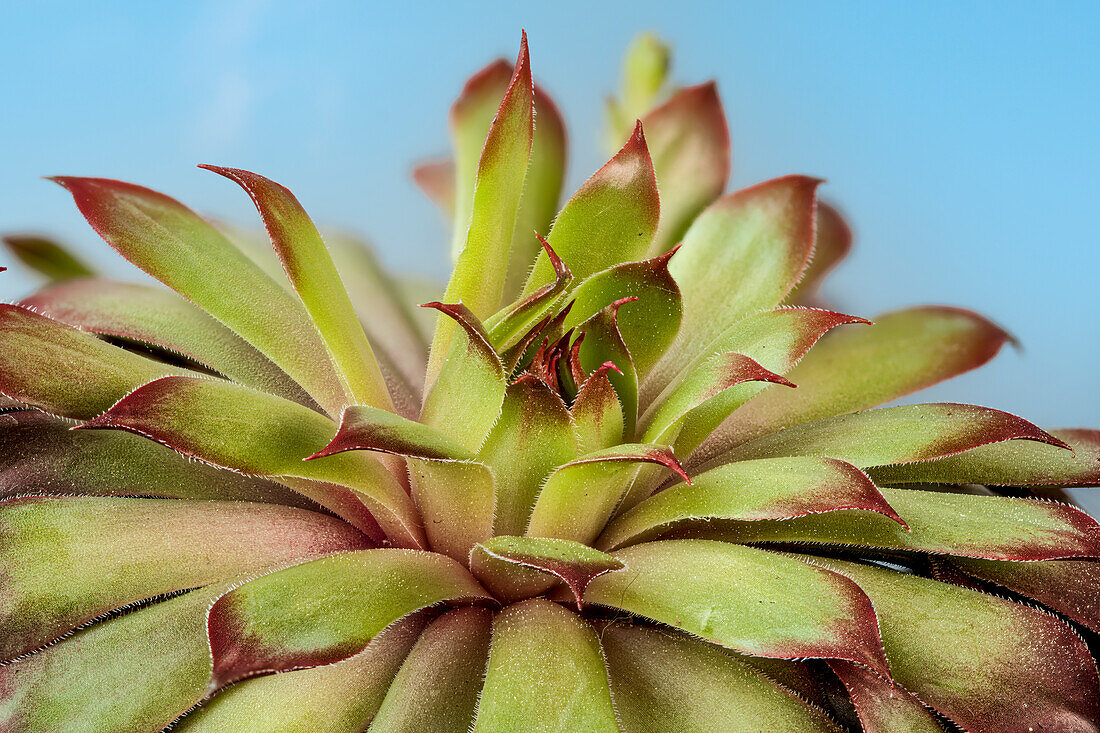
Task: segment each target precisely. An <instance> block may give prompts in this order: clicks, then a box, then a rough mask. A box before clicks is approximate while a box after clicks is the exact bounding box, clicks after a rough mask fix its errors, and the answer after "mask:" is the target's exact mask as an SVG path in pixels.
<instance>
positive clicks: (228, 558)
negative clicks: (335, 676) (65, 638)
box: [0, 497, 371, 659]
mask: <svg viewBox="0 0 1100 733" xmlns="http://www.w3.org/2000/svg"><path fill="white" fill-rule="evenodd" d="M105 528H109V529H110V531H104V530H105ZM0 545H2V546H3V548H4V550H3V553H2V555H0V565H2V567H3V570H2V571H0V572H2V574H3V577H4V602H3V604H0V607H2V609H3V611H2V613H0V658H2V659H11V658H13V657H16V656H19V655H20V654H25V653H27V652H29V651H31V650H33V649H36V648H37V647H39V646H41V645H43V644H46V643H47V642H50V641H53V640H54V639H56V638H58V637H59V636H61V635H62V634H65V633H67V632H68V631H70V630H72V629H74V628H76V627H77V626H79V625H80V624H82V623H85V622H87V621H90V620H92V619H94V618H96V617H97V616H99V615H100V614H103V613H106V612H108V611H111V610H112V609H115V608H120V607H122V606H125V605H127V604H130V603H134V602H137V601H141V600H143V599H146V598H150V597H153V596H157V595H161V594H164V593H172V592H176V591H180V590H185V589H188V588H194V587H198V586H202V585H206V584H209V583H216V582H219V581H222V580H226V579H228V578H232V577H234V576H236V575H239V574H241V573H248V572H255V571H257V570H260V569H262V568H264V567H267V566H276V565H284V564H287V563H290V562H294V561H299V560H305V559H308V558H310V557H316V556H318V555H325V554H328V553H331V552H338V551H346V550H359V549H364V548H366V547H370V546H371V543H370V542H369V541H368V540H367V538H366V537H365V536H363V535H362V534H361V533H360V532H358V531H357V530H355V529H354V528H352V527H351V526H350V525H349V524H347V523H345V522H342V521H340V520H338V519H335V518H333V517H330V516H327V515H324V514H318V513H316V512H310V511H305V510H303V509H294V508H291V507H282V506H277V505H275V504H245V503H239V502H218V501H179V500H169V499H108V498H102V497H73V498H69V497H30V498H22V499H9V500H7V501H3V502H0Z"/></svg>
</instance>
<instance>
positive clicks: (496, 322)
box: [485, 234, 573, 352]
mask: <svg viewBox="0 0 1100 733" xmlns="http://www.w3.org/2000/svg"><path fill="white" fill-rule="evenodd" d="M535 238H536V241H538V242H539V243H540V244H542V247H543V249H545V250H546V255H547V257H549V258H550V262H551V264H552V265H553V267H554V280H553V281H552V282H549V283H547V284H546V285H544V286H542V287H541V288H539V289H538V290H536V291H534V292H533V293H531V294H530V295H528V296H526V297H525V298H522V299H520V300H519V301H517V302H515V303H513V304H512V305H510V306H508V307H506V308H504V309H502V310H501V311H499V312H498V313H497V314H496V315H494V316H493V317H492V318H490V319H489V320H488V321H486V323H485V327H486V328H487V329H488V331H489V341H490V342H492V344H493V348H494V349H496V350H497V351H498V352H504V351H506V350H507V349H509V348H511V347H512V346H515V345H516V344H518V343H519V342H520V341H521V340H522V339H523V336H524V334H526V333H528V332H529V331H530V330H531V329H532V328H534V327H535V325H536V324H537V323H538V322H539V321H540V320H542V319H543V317H544V316H545V315H546V314H547V312H549V311H550V309H551V308H552V307H553V305H554V304H555V303H556V302H558V301H559V300H560V297H559V296H561V295H562V293H564V292H565V289H566V288H567V287H569V284H570V283H571V282H572V281H573V273H571V272H570V271H569V268H568V267H566V266H565V263H564V262H562V260H561V258H560V257H558V255H557V254H556V253H555V252H554V250H553V248H551V247H550V244H549V242H547V241H546V240H545V239H543V238H542V237H540V236H538V235H537V234H536V235H535Z"/></svg>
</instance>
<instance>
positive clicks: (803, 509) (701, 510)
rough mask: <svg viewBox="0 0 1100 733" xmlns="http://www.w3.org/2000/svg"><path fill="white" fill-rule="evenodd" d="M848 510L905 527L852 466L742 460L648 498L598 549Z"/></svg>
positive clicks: (827, 461)
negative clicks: (691, 530) (679, 532)
mask: <svg viewBox="0 0 1100 733" xmlns="http://www.w3.org/2000/svg"><path fill="white" fill-rule="evenodd" d="M844 509H858V510H864V511H869V512H878V513H879V514H882V515H884V516H886V517H889V518H891V519H893V520H894V521H896V522H898V523H899V524H902V522H901V520H900V519H899V518H898V515H897V513H896V512H895V511H894V510H893V509H892V508H891V507H890V505H889V504H888V503H887V502H886V499H884V498H883V496H882V494H881V493H879V490H878V489H877V488H875V485H874V484H873V483H871V479H869V478H868V477H867V474H865V473H863V471H860V470H859V469H858V468H856V467H855V466H853V465H851V464H849V463H844V462H843V461H838V460H835V459H833V458H814V457H796V458H764V459H761V460H758V461H741V462H739V463H731V464H728V465H726V466H720V467H719V468H716V469H714V470H711V471H707V472H706V473H701V474H699V475H697V476H695V477H694V478H693V479H692V483H691V484H679V485H677V486H672V487H670V488H668V489H665V490H664V491H661V492H660V493H658V494H655V495H654V496H651V497H649V498H648V499H646V500H645V501H643V502H642V503H641V504H639V505H637V506H636V507H634V508H633V509H631V510H629V511H627V512H626V513H624V514H621V515H619V516H618V517H616V518H615V519H614V520H612V522H611V524H609V525H608V527H607V529H605V530H604V532H603V534H602V535H600V538H599V541H598V542H597V543H596V546H597V547H599V548H601V549H605V550H607V549H615V548H617V547H621V546H623V545H626V544H637V543H638V542H640V541H645V540H647V539H652V538H654V537H656V536H658V535H660V534H661V533H663V532H666V531H668V530H669V529H670V528H672V527H674V526H675V525H676V524H677V523H681V522H684V521H687V520H693V519H694V520H704V519H731V520H737V521H762V520H768V519H772V520H782V519H791V518H793V517H802V516H807V515H810V514H819V513H822V512H832V511H841V510H844ZM850 518H851V515H850V514H847V513H846V519H849V520H850ZM902 528H903V529H904V526H903V527H902Z"/></svg>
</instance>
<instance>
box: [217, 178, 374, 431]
mask: <svg viewBox="0 0 1100 733" xmlns="http://www.w3.org/2000/svg"><path fill="white" fill-rule="evenodd" d="M199 167H200V168H205V169H206V170H210V171H213V172H215V173H217V174H218V175H221V176H225V177H226V178H228V179H229V180H231V181H233V182H235V183H237V184H238V185H240V186H241V188H243V189H244V190H245V191H246V192H247V193H248V195H249V196H250V197H251V198H252V202H253V203H254V204H255V205H256V209H257V210H258V211H259V212H260V216H261V217H262V218H263V220H264V226H265V227H267V233H268V235H269V236H270V237H271V244H272V246H273V247H274V248H275V252H276V253H277V254H278V255H279V259H280V261H281V262H282V263H283V269H284V270H285V271H286V274H287V278H289V280H290V283H291V285H293V286H294V290H295V292H297V293H298V297H300V298H301V299H302V304H303V305H305V307H306V312H307V313H309V317H310V319H311V320H312V321H313V323H314V325H315V326H316V327H317V331H318V333H320V335H321V341H322V342H324V345H325V349H326V351H327V352H328V355H329V357H330V358H331V359H332V364H333V366H334V367H335V368H336V373H337V376H338V377H339V378H340V384H341V385H342V386H343V389H344V393H345V395H346V396H347V402H346V403H345V405H351V404H360V405H370V406H371V407H381V408H383V409H385V408H392V407H393V403H392V401H391V400H390V394H389V392H388V391H387V389H386V385H385V382H384V381H383V379H382V372H381V371H379V368H378V361H377V360H376V359H375V358H374V352H373V351H372V350H371V347H370V343H369V342H368V341H367V336H366V334H365V333H364V332H363V327H362V325H360V323H359V319H358V317H357V316H356V315H355V309H354V308H352V305H351V300H350V299H349V298H348V293H347V291H346V290H345V289H344V283H343V282H341V280H340V275H339V273H337V272H336V266H335V265H334V264H333V263H332V258H331V257H330V256H329V253H328V249H327V248H326V247H325V243H324V241H323V240H322V239H321V235H320V233H319V232H318V231H317V227H315V226H314V225H313V221H312V220H311V219H310V218H309V214H307V213H306V212H305V209H303V208H302V205H301V204H300V203H299V202H298V199H297V198H295V197H294V194H292V193H291V192H290V191H289V190H288V189H286V188H284V187H283V186H280V185H279V184H278V183H275V182H274V181H271V180H268V179H267V178H264V177H263V176H261V175H257V174H256V173H252V172H250V171H246V170H241V169H239V168H222V167H218V166H212V165H201V166H199Z"/></svg>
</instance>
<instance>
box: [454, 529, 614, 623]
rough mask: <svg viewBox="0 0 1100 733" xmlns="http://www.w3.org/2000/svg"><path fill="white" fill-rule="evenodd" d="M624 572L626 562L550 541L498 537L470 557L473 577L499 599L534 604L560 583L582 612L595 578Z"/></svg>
mask: <svg viewBox="0 0 1100 733" xmlns="http://www.w3.org/2000/svg"><path fill="white" fill-rule="evenodd" d="M623 567H624V565H623V563H622V561H621V560H618V559H616V558H614V557H612V556H611V555H608V554H607V553H604V552H600V551H599V550H594V549H592V548H591V547H589V546H587V545H582V544H581V543H579V542H572V541H570V540H558V539H550V538H546V537H508V536H506V535H497V536H495V537H493V538H492V539H490V540H488V541H486V542H482V543H480V544H478V545H477V546H476V547H474V550H473V552H472V553H471V554H470V569H471V571H472V572H473V574H474V576H475V577H477V579H478V580H480V581H481V582H482V583H484V584H485V587H486V588H488V589H489V590H490V591H492V593H493V595H494V597H496V598H501V599H504V600H518V599H523V598H529V597H531V596H535V595H541V594H542V593H545V592H546V591H547V590H549V589H550V588H552V587H553V586H554V585H555V584H556V582H558V581H560V582H562V583H565V585H566V586H567V587H568V588H569V592H570V593H572V594H573V600H574V601H575V602H576V604H577V610H578V611H581V610H582V608H583V607H582V601H583V599H584V590H585V588H587V587H588V584H589V583H591V582H592V579H593V578H596V577H598V576H600V575H603V574H604V573H609V572H611V571H612V570H621V569H622V568H623Z"/></svg>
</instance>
